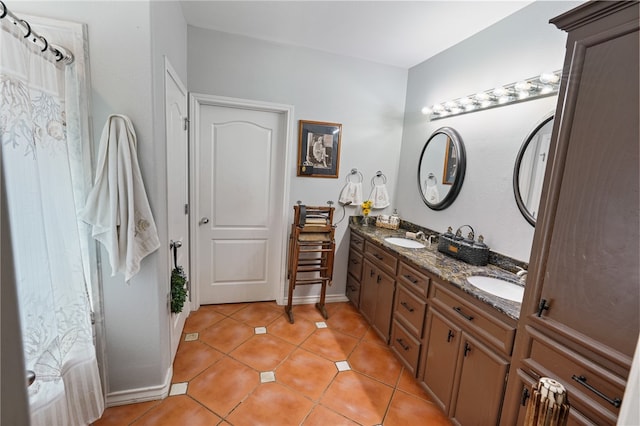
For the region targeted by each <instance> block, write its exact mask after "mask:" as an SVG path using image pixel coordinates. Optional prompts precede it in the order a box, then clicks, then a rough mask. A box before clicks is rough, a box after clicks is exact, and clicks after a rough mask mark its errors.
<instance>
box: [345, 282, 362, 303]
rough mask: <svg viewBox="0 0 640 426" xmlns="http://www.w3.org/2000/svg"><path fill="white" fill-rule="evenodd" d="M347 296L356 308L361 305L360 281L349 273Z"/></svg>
mask: <svg viewBox="0 0 640 426" xmlns="http://www.w3.org/2000/svg"><path fill="white" fill-rule="evenodd" d="M346 294H347V298H348V299H349V300H350V301H351V303H353V306H355V307H356V308H359V307H360V283H359V282H358V281H356V280H355V279H354V278H353V277H352V276H351V275H347V289H346Z"/></svg>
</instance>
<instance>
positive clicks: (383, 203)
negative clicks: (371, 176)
mask: <svg viewBox="0 0 640 426" xmlns="http://www.w3.org/2000/svg"><path fill="white" fill-rule="evenodd" d="M369 199H370V200H371V201H372V202H373V205H372V206H371V208H373V209H384V208H385V207H389V205H390V204H391V202H390V201H389V193H388V192H387V185H385V184H383V183H380V184H377V185H375V186H374V187H373V190H372V191H371V196H370V197H369Z"/></svg>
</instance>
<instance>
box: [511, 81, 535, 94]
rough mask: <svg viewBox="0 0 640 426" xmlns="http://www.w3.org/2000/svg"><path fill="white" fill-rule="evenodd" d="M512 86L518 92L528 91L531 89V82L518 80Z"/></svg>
mask: <svg viewBox="0 0 640 426" xmlns="http://www.w3.org/2000/svg"><path fill="white" fill-rule="evenodd" d="M514 87H515V89H516V90H517V91H519V92H528V91H529V90H531V83H529V82H528V81H519V82H517V83H516V85H515V86H514Z"/></svg>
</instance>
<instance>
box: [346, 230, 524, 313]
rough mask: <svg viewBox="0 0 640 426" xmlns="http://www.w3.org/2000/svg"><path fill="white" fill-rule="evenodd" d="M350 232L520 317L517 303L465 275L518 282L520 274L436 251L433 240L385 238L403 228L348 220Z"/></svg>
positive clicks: (396, 234)
mask: <svg viewBox="0 0 640 426" xmlns="http://www.w3.org/2000/svg"><path fill="white" fill-rule="evenodd" d="M349 227H350V229H351V231H352V232H355V233H356V234H359V235H361V236H363V237H365V238H368V239H370V240H371V241H373V242H374V243H376V244H377V245H379V246H381V247H384V248H385V249H387V250H389V251H391V252H393V253H395V254H396V255H397V256H398V257H399V258H400V259H402V260H407V261H409V262H410V263H413V264H414V265H416V266H418V267H420V268H422V269H425V270H427V271H429V272H431V273H432V274H434V275H436V276H437V277H439V278H441V279H443V280H445V281H448V282H450V283H451V284H453V285H454V286H456V287H458V288H459V289H461V290H462V291H464V292H465V293H468V294H470V295H471V296H473V297H475V298H476V299H478V300H480V301H482V302H484V303H486V304H488V305H489V306H491V307H493V308H495V309H496V310H498V311H500V312H502V313H504V314H506V315H507V316H508V317H510V318H513V319H514V320H516V321H517V320H518V318H519V317H520V303H518V302H513V301H510V300H506V299H502V298H500V297H498V296H495V295H493V294H490V293H487V292H485V291H482V290H480V289H479V288H476V287H474V286H473V285H471V284H469V282H467V280H466V277H469V276H472V275H484V276H490V277H496V278H502V279H505V280H507V281H512V282H514V283H519V282H520V280H519V278H518V277H517V276H516V275H515V274H513V273H511V272H509V271H506V270H504V269H501V268H498V267H497V266H495V265H492V264H488V265H486V266H474V265H469V264H468V263H465V262H462V261H460V260H457V259H454V258H452V257H450V256H447V255H445V254H444V253H441V252H439V251H438V245H437V244H436V243H433V244H431V246H430V247H429V246H428V244H427V247H425V248H423V249H410V248H403V247H400V246H397V245H394V244H389V243H387V242H386V241H385V240H384V239H385V238H387V237H402V238H404V237H405V232H406V230H404V229H398V230H391V229H385V228H379V227H377V226H374V225H369V226H361V225H357V224H353V223H351V224H350V225H349Z"/></svg>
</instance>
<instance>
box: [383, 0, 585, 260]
mask: <svg viewBox="0 0 640 426" xmlns="http://www.w3.org/2000/svg"><path fill="white" fill-rule="evenodd" d="M577 4H579V2H535V3H533V4H531V5H529V6H527V7H525V8H524V9H522V10H520V11H518V12H516V13H515V14H513V15H511V16H509V17H507V18H505V19H504V20H502V21H500V22H498V23H496V24H495V25H493V26H491V27H489V28H487V29H486V30H484V31H481V32H480V33H478V34H476V35H474V36H473V37H471V38H468V39H466V40H464V41H462V42H461V43H459V44H457V45H455V46H453V47H451V48H450V49H447V50H446V51H444V52H442V53H440V54H438V55H436V56H434V57H432V58H430V59H428V60H426V61H425V62H423V63H421V64H419V65H416V66H415V67H413V68H411V69H410V70H409V81H408V85H407V102H406V108H405V119H404V135H403V138H402V153H401V156H400V174H399V177H398V188H399V189H398V191H396V192H397V204H398V208H399V211H400V215H401V216H402V217H404V218H405V219H407V220H409V221H411V222H415V223H418V224H420V225H424V226H427V227H429V228H431V229H434V230H437V231H440V232H443V231H445V230H446V229H447V226H452V227H453V228H454V229H456V228H457V227H459V226H461V225H464V224H469V225H471V226H472V227H474V229H475V231H476V235H478V234H483V235H484V236H485V241H486V243H487V244H488V245H489V247H491V249H492V250H494V251H497V252H499V253H503V254H505V255H508V256H511V257H514V258H516V259H519V260H524V261H528V260H529V254H530V250H531V243H532V241H533V231H534V228H533V227H532V226H531V225H529V224H528V223H527V222H526V220H525V219H524V217H523V216H522V215H521V214H520V211H519V210H518V208H517V205H516V202H515V199H514V195H513V189H512V184H511V179H512V175H513V167H514V163H515V159H516V155H517V153H518V149H519V148H520V145H521V144H522V142H523V141H524V139H525V138H526V136H527V134H528V133H529V132H530V131H531V130H533V128H534V127H535V125H536V124H537V123H538V122H539V121H540V120H541V119H542V118H543V117H544V115H545V114H547V113H549V112H551V111H553V110H554V109H555V104H556V101H557V98H556V97H550V98H543V99H539V100H533V101H529V102H524V103H520V104H515V105H511V106H505V107H501V108H495V109H490V110H486V111H481V112H475V113H470V114H465V115H460V116H457V117H450V118H445V119H441V120H437V121H432V122H429V121H428V119H427V117H426V116H424V115H423V114H422V113H421V112H420V111H421V109H422V107H424V106H430V105H433V104H435V103H441V102H444V101H448V100H452V99H455V98H459V97H463V96H467V95H470V94H473V93H477V92H479V91H483V90H488V89H492V88H494V87H499V86H501V85H504V84H508V83H512V82H515V81H518V80H522V79H525V78H528V77H533V76H535V75H538V74H540V73H541V72H543V71H555V70H559V69H560V68H562V64H563V61H564V50H565V41H566V34H565V33H564V32H562V31H560V30H558V29H556V28H555V26H553V25H551V24H549V23H548V21H549V19H550V18H552V17H554V16H556V15H559V14H560V13H562V12H565V11H567V10H569V9H572V8H573V7H575V6H576V5H577ZM442 126H450V127H453V128H454V129H456V130H457V131H458V133H460V136H461V137H462V139H463V141H464V144H465V147H466V151H467V173H466V177H465V181H464V185H463V186H462V189H461V191H460V194H459V196H458V198H457V199H456V201H455V202H454V203H453V204H452V205H451V206H450V207H449V208H447V209H445V210H442V211H433V210H430V209H429V208H427V207H426V205H425V204H424V203H423V201H422V199H421V198H420V195H419V193H418V186H417V178H416V173H417V165H418V159H419V158H420V153H421V150H422V147H423V145H424V143H425V142H426V141H427V139H428V138H429V136H430V135H431V133H432V132H434V131H435V130H437V129H438V128H440V127H442Z"/></svg>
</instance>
